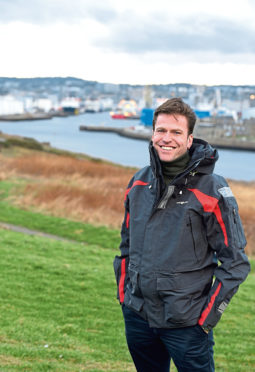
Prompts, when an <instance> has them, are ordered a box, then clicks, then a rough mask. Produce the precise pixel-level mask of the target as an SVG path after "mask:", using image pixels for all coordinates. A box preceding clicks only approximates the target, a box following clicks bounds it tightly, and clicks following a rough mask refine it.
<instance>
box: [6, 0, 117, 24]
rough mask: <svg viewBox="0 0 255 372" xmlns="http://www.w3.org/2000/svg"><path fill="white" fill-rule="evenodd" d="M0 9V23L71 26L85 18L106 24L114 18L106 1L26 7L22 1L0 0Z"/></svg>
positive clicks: (39, 1)
mask: <svg viewBox="0 0 255 372" xmlns="http://www.w3.org/2000/svg"><path fill="white" fill-rule="evenodd" d="M0 9H1V12H0V22H1V23H10V22H25V23H26V22H28V23H31V24H37V25H38V24H42V25H45V24H46V25H47V24H52V23H56V22H66V23H69V24H72V23H74V22H77V21H80V20H84V19H87V18H93V19H94V20H96V21H98V22H103V23H107V22H109V21H110V20H112V19H114V18H115V16H116V12H115V11H114V9H113V8H112V7H111V6H110V5H109V3H108V0H96V1H90V0H71V1H68V0H32V1H31V2H30V3H29V4H27V5H24V0H11V1H9V0H0Z"/></svg>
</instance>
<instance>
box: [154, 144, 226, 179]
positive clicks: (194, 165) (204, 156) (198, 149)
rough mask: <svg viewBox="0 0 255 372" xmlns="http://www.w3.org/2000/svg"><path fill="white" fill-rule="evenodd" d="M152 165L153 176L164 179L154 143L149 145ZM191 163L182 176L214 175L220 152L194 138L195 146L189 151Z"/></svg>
mask: <svg viewBox="0 0 255 372" xmlns="http://www.w3.org/2000/svg"><path fill="white" fill-rule="evenodd" d="M149 152H150V164H151V168H152V171H153V174H154V176H155V177H156V178H160V179H163V173H162V167H161V162H160V159H159V156H158V153H157V151H156V150H155V148H154V147H153V144H152V141H151V142H150V144H149ZM189 154H190V161H189V164H188V166H187V168H186V170H185V171H184V172H183V173H182V174H184V173H185V174H187V173H189V172H191V171H194V170H195V169H196V171H197V172H198V173H203V174H211V173H213V170H214V167H215V163H216V161H217V160H218V158H219V155H218V151H217V150H216V149H214V148H213V147H212V146H211V145H209V143H207V142H206V141H204V140H202V139H199V138H194V140H193V144H192V146H191V148H190V150H189Z"/></svg>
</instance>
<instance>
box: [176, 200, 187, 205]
mask: <svg viewBox="0 0 255 372" xmlns="http://www.w3.org/2000/svg"><path fill="white" fill-rule="evenodd" d="M187 203H188V201H180V202H176V204H187Z"/></svg>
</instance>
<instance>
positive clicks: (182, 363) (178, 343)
mask: <svg viewBox="0 0 255 372" xmlns="http://www.w3.org/2000/svg"><path fill="white" fill-rule="evenodd" d="M122 310H123V315H124V319H125V328H126V338H127V344H128V348H129V351H130V354H131V356H132V358H133V361H134V364H135V366H136V369H137V371H138V372H169V369H170V360H171V359H173V361H174V363H175V365H176V367H177V369H178V371H179V372H192V371H193V372H199V371H200V372H202V371H203V372H213V371H214V361H213V345H214V341H213V334H212V331H211V332H209V334H208V335H207V334H206V333H205V332H204V331H203V330H202V328H201V327H200V326H199V325H195V326H192V327H185V328H170V329H166V328H150V327H149V325H148V322H147V321H146V320H144V319H143V318H141V317H140V316H139V315H138V314H136V313H135V312H134V311H132V310H130V309H129V308H127V307H126V306H125V305H124V306H122Z"/></svg>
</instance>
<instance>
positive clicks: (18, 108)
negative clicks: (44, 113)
mask: <svg viewBox="0 0 255 372" xmlns="http://www.w3.org/2000/svg"><path fill="white" fill-rule="evenodd" d="M23 113H24V104H23V102H22V101H21V100H18V99H16V98H15V97H14V96H12V95H6V96H0V115H12V114H23Z"/></svg>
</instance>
